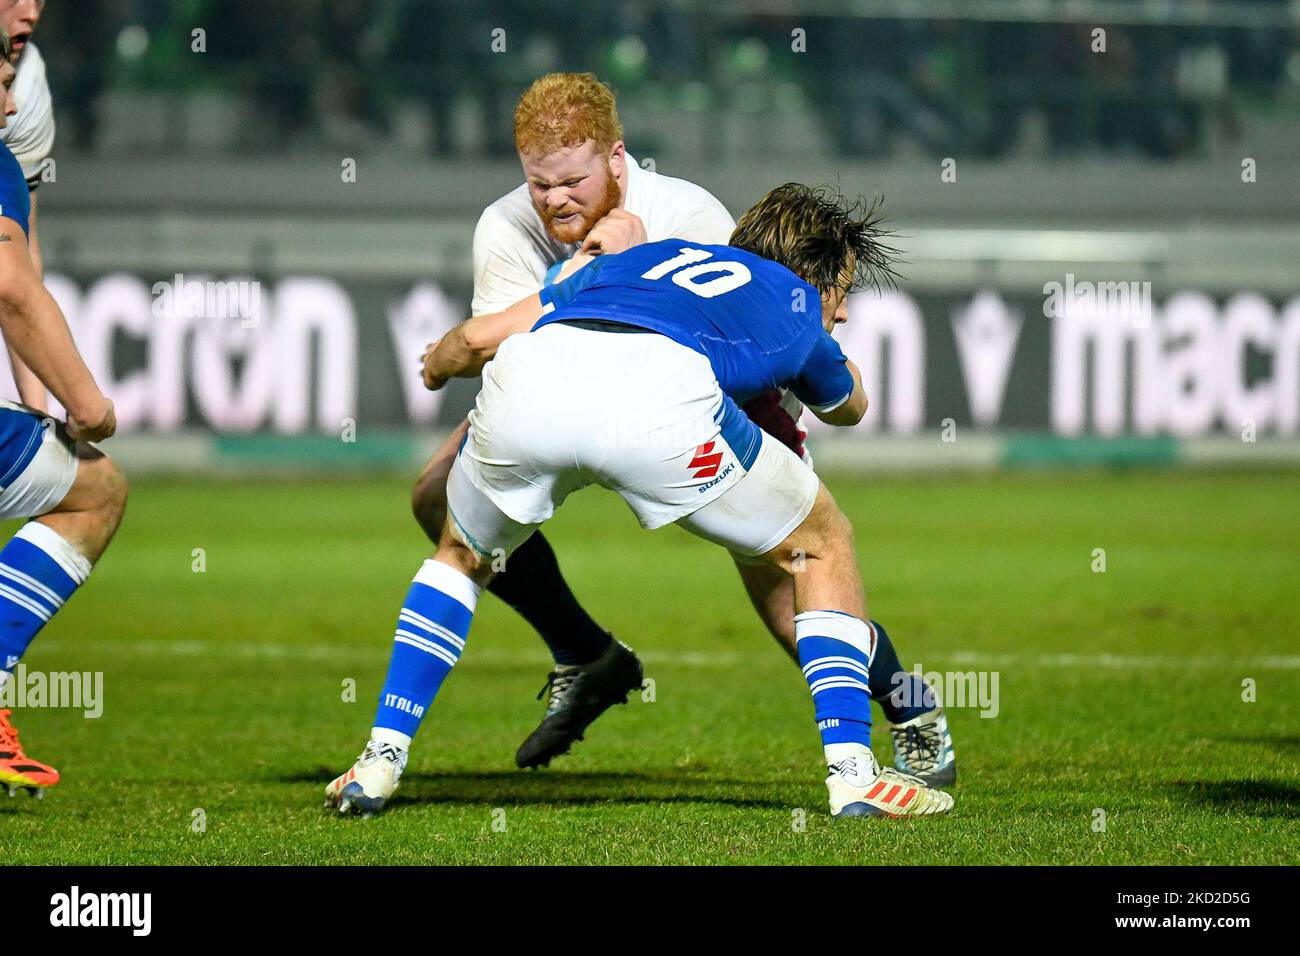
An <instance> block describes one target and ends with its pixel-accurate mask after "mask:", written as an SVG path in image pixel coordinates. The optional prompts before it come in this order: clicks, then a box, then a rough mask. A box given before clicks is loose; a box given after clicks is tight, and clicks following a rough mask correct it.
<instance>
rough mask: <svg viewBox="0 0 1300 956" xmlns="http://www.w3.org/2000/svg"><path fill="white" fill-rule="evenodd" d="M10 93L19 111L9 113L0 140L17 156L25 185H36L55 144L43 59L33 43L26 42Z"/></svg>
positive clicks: (47, 82) (51, 110)
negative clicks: (25, 181) (9, 115)
mask: <svg viewBox="0 0 1300 956" xmlns="http://www.w3.org/2000/svg"><path fill="white" fill-rule="evenodd" d="M13 96H14V103H15V105H16V106H17V107H18V112H17V113H16V114H15V115H13V116H11V117H9V124H8V126H6V127H5V129H4V130H2V131H0V140H2V141H3V142H5V143H6V144H8V146H9V149H10V150H11V151H12V152H13V154H14V156H15V157H17V159H18V162H19V164H20V165H21V166H22V167H23V176H25V177H26V179H27V185H28V186H30V187H31V188H33V189H35V188H36V187H37V186H38V185H40V181H41V169H42V167H43V165H44V163H45V160H46V159H47V158H49V155H50V150H51V149H53V148H54V101H53V98H52V97H51V96H50V84H49V80H48V79H47V78H46V75H45V60H44V58H42V56H41V51H40V50H38V49H37V48H36V45H35V44H34V43H28V44H27V48H26V49H25V50H24V51H23V55H22V59H21V60H19V61H18V74H17V76H15V77H14V88H13Z"/></svg>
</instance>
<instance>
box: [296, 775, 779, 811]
mask: <svg viewBox="0 0 1300 956" xmlns="http://www.w3.org/2000/svg"><path fill="white" fill-rule="evenodd" d="M277 779H278V780H280V781H281V782H283V783H293V784H300V783H316V784H320V785H321V786H322V787H323V786H324V785H325V784H326V783H327V782H328V781H329V779H330V772H329V771H327V770H325V769H324V768H321V769H320V770H317V771H314V772H308V773H294V774H288V775H282V776H280V777H278V778H277ZM788 785H789V784H788V783H776V782H774V781H767V780H726V779H716V778H711V779H700V778H698V777H696V778H692V777H691V776H690V775H689V774H685V773H682V772H674V773H664V774H654V773H641V772H635V771H616V772H587V771H580V772H527V771H522V770H513V771H510V770H489V771H462V772H453V773H429V772H414V773H407V774H403V776H402V788H401V790H400V791H399V792H398V793H397V794H395V795H394V797H393V799H392V801H391V802H390V804H389V805H390V806H401V805H403V804H440V803H441V804H461V805H466V806H491V807H498V806H503V805H504V806H583V805H589V804H599V803H618V804H625V805H634V804H654V803H669V804H680V803H692V804H712V805H715V806H727V807H742V808H765V809H781V810H783V809H788V808H789V807H791V806H794V805H795V804H793V803H791V802H790V801H789V800H777V799H773V798H770V797H763V796H756V795H755V793H756V791H767V792H769V793H770V792H771V788H772V787H774V786H788Z"/></svg>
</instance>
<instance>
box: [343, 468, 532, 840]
mask: <svg viewBox="0 0 1300 956" xmlns="http://www.w3.org/2000/svg"><path fill="white" fill-rule="evenodd" d="M471 467H472V466H471ZM463 470H464V469H463V468H461V467H460V465H459V464H456V465H454V466H453V469H452V472H451V475H450V476H449V478H450V487H451V488H454V489H455V490H454V492H452V493H451V497H452V499H453V502H454V504H453V507H454V509H455V512H454V514H455V515H456V517H453V516H452V514H453V513H452V512H449V513H448V517H447V519H446V520H445V521H444V524H443V531H442V534H441V535H440V537H439V540H438V551H437V553H436V554H435V555H434V557H432V558H429V559H428V560H426V561H425V562H424V563H423V564H422V565H421V566H420V569H419V570H418V571H417V572H416V574H415V578H414V579H413V580H412V582H411V586H410V588H409V589H408V591H407V594H406V600H405V601H404V602H403V604H402V608H401V610H400V611H399V612H398V615H397V628H396V633H395V635H394V638H393V647H392V652H391V655H390V658H389V663H388V673H387V676H386V677H385V679H384V686H383V689H382V690H381V691H380V694H379V706H378V708H377V709H376V712H375V719H374V725H373V727H372V728H371V731H370V738H369V740H368V741H367V742H366V746H365V748H364V749H363V751H362V753H361V756H360V757H358V758H357V761H356V763H355V764H354V765H353V766H352V768H351V769H350V770H348V771H347V772H346V773H344V774H342V775H340V776H338V777H336V778H335V779H334V780H333V781H331V782H330V784H329V785H328V786H327V787H326V788H325V805H326V806H327V807H338V809H339V812H340V813H349V812H357V813H363V814H370V813H374V812H376V811H378V810H381V809H383V807H384V805H385V804H386V803H387V802H388V801H389V799H390V798H391V797H392V795H393V792H394V791H395V790H396V789H397V785H398V781H399V780H400V778H401V775H402V771H403V770H404V769H405V767H406V762H407V757H408V754H409V752H410V747H411V742H412V740H413V739H414V737H415V734H416V732H417V731H418V730H419V728H420V724H421V723H422V722H423V720H424V717H425V716H426V714H427V713H428V710H429V707H430V705H431V704H432V703H433V700H434V698H435V697H436V696H437V694H438V690H439V689H440V688H441V687H442V683H443V681H444V680H445V679H446V677H447V675H448V674H449V673H451V669H452V667H454V666H455V664H456V662H457V661H458V660H459V659H460V655H461V652H462V651H463V650H464V648H465V641H466V639H467V638H468V637H469V629H470V624H471V623H472V622H473V619H474V611H475V608H476V607H477V604H478V597H479V594H480V593H481V591H482V589H483V587H484V586H485V585H487V583H488V582H489V581H490V580H491V578H492V563H493V557H494V556H495V555H507V556H508V555H510V553H511V552H512V551H513V550H514V549H515V548H517V547H518V546H519V544H520V543H521V542H522V541H524V540H526V539H527V538H528V536H529V535H531V534H533V532H534V531H535V530H536V528H537V527H538V524H526V523H522V522H518V521H515V520H514V519H512V518H510V517H509V516H508V515H506V514H505V513H504V512H503V511H501V510H500V508H498V507H497V505H496V504H495V503H494V502H493V501H492V500H491V499H489V498H488V497H487V496H486V495H485V494H484V493H483V492H481V491H480V490H479V489H478V488H477V487H476V486H475V485H474V483H473V482H472V481H470V480H468V479H467V478H465V477H464V476H463ZM471 541H472V542H475V544H474V546H473V547H471V546H470V544H469V542H471ZM509 560H510V558H509V557H507V564H508V563H509Z"/></svg>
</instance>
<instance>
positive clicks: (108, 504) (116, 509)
mask: <svg viewBox="0 0 1300 956" xmlns="http://www.w3.org/2000/svg"><path fill="white" fill-rule="evenodd" d="M105 461H107V462H108V468H107V469H106V472H105V475H104V507H105V510H106V511H107V512H108V514H109V517H111V518H112V519H113V521H114V522H117V521H120V520H121V518H122V515H123V514H125V512H126V499H127V497H128V496H129V492H130V489H129V487H128V485H127V481H126V475H124V474H122V471H121V469H120V468H118V467H117V465H116V464H114V463H113V460H112V459H111V458H106V459H105Z"/></svg>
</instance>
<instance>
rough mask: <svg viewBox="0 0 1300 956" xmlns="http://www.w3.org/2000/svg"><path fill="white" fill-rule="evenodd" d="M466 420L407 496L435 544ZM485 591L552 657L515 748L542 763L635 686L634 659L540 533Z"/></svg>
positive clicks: (522, 762)
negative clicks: (540, 696) (536, 711)
mask: <svg viewBox="0 0 1300 956" xmlns="http://www.w3.org/2000/svg"><path fill="white" fill-rule="evenodd" d="M468 427H469V423H468V422H463V423H462V424H461V425H460V426H459V427H458V428H457V429H456V431H455V432H453V433H452V435H451V437H450V438H448V439H447V441H446V442H444V443H443V445H442V446H441V447H440V448H439V449H438V450H437V452H435V453H434V455H433V457H432V458H430V459H429V463H428V464H427V465H425V468H424V471H423V473H422V474H421V475H420V478H419V480H418V481H417V482H416V484H415V488H414V490H413V492H412V495H411V508H412V511H413V512H414V513H415V517H416V520H417V521H419V523H420V526H421V527H422V528H423V529H424V531H425V533H426V534H428V535H429V538H430V540H432V541H434V542H435V543H436V542H437V541H438V539H439V536H440V535H441V531H442V528H443V524H444V521H445V519H446V514H447V476H448V474H449V473H450V472H451V466H452V462H454V461H455V459H456V453H457V451H458V450H459V448H460V445H461V442H462V441H463V440H464V438H465V434H466V430H467V429H468ZM488 590H489V591H491V592H492V593H493V594H495V595H496V596H497V597H498V598H500V599H501V600H503V601H505V602H506V604H508V605H510V606H511V607H512V608H514V609H515V611H516V612H518V613H519V615H520V616H521V617H523V619H524V620H526V621H527V622H528V623H529V624H531V625H532V626H533V628H534V629H535V630H536V631H537V633H538V634H539V635H540V636H541V638H542V640H543V641H544V642H545V643H546V646H547V648H548V649H549V650H550V652H551V657H552V658H553V659H554V661H555V667H554V669H553V670H552V671H551V673H550V674H549V675H548V677H547V683H546V687H545V688H544V692H545V693H546V697H547V702H546V710H545V713H544V715H543V717H542V721H541V723H540V724H539V725H538V727H537V728H536V729H535V730H534V731H533V732H532V733H531V734H530V735H529V736H528V738H527V739H526V740H525V741H524V742H523V744H522V745H521V746H520V747H519V750H518V752H517V753H516V754H515V762H516V763H517V764H518V765H519V766H520V767H537V766H545V765H546V764H548V763H549V762H550V761H551V759H552V758H553V757H555V756H557V755H559V754H561V753H565V752H567V751H568V749H569V747H570V746H571V744H572V741H573V739H576V737H577V736H580V735H581V733H582V730H581V729H578V730H577V734H576V735H574V734H573V733H572V732H571V731H573V729H574V728H585V727H586V726H587V725H589V724H590V723H591V722H592V721H593V720H595V719H596V718H597V717H599V716H600V714H601V713H603V712H604V711H605V710H606V709H607V708H608V707H610V706H611V705H612V704H613V703H615V702H617V701H619V700H622V699H624V698H626V696H627V694H628V692H629V691H630V690H633V689H635V688H637V687H640V686H641V681H642V676H641V662H640V661H639V660H637V657H636V655H635V654H634V653H633V652H632V650H631V648H629V647H628V646H627V645H626V644H623V643H621V642H619V641H616V640H614V638H613V636H612V635H611V634H610V633H609V632H608V631H606V630H605V629H604V628H603V627H601V626H600V625H599V624H597V623H596V621H595V620H593V619H592V617H591V615H590V614H588V613H587V611H586V610H585V609H584V608H583V607H582V605H581V604H579V603H578V599H577V598H576V597H575V596H574V594H573V591H572V590H571V589H570V588H569V585H568V582H567V581H565V579H564V574H563V572H562V571H561V570H560V564H559V561H558V560H557V558H556V556H555V552H554V551H553V550H552V549H551V545H550V542H549V541H547V540H546V538H545V536H544V535H542V534H541V532H537V533H535V534H533V535H532V536H531V537H529V538H528V540H526V541H525V542H524V543H523V544H521V545H520V546H519V547H518V548H516V549H515V552H514V553H513V554H512V555H511V556H510V563H509V566H508V567H507V569H506V570H505V571H504V572H502V573H500V574H497V575H496V576H495V577H494V578H493V579H492V580H491V582H490V583H489V584H488Z"/></svg>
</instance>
